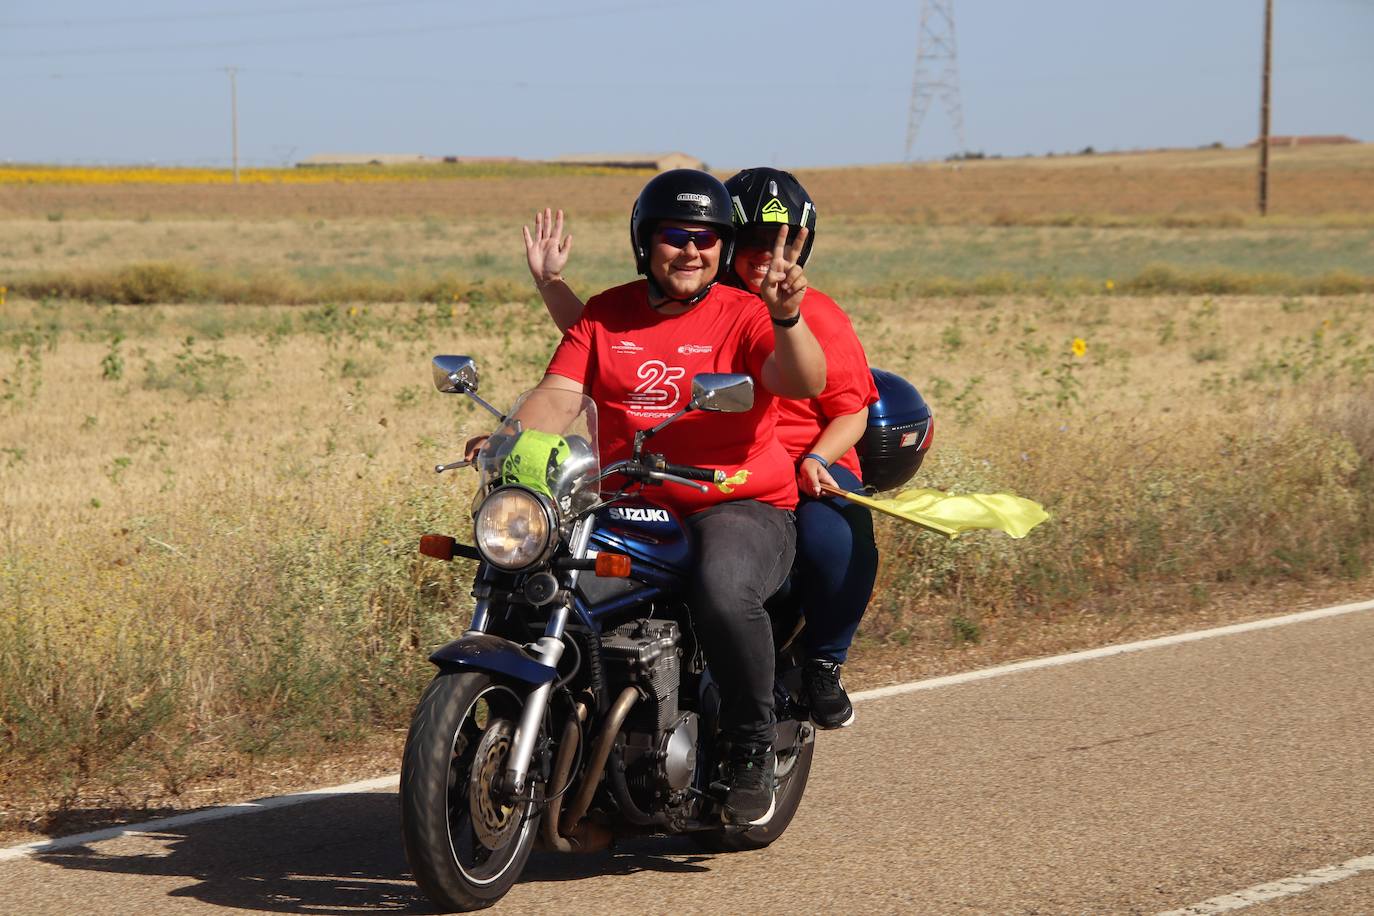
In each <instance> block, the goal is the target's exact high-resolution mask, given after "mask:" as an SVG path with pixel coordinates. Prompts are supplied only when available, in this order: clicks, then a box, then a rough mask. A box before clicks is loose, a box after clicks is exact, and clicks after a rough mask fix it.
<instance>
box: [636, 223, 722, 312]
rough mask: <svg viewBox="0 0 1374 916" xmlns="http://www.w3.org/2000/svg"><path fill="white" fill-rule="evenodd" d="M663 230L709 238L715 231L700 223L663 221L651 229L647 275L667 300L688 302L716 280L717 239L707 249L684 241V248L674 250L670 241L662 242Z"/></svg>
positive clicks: (675, 247) (717, 266) (663, 240)
mask: <svg viewBox="0 0 1374 916" xmlns="http://www.w3.org/2000/svg"><path fill="white" fill-rule="evenodd" d="M664 229H685V230H686V231H688V232H691V233H702V232H707V233H711V234H713V235H715V234H716V232H717V230H716V228H715V227H714V226H708V225H705V224H704V223H684V222H679V221H677V220H665V221H663V222H661V223H659V224H658V226H657V227H655V229H654V236H653V240H652V242H651V244H650V246H649V272H650V273H651V274H652V275H653V278H654V280H655V281H656V282H657V283H658V287H659V289H661V290H663V292H664V294H665V295H667V296H668V297H669V298H672V299H690V298H692V297H693V296H695V295H696V294H697V293H699V292H701V291H702V290H703V289H705V288H706V285H707V284H708V283H710V282H711V281H712V280H714V279H715V278H716V271H717V270H718V269H719V268H720V252H721V242H720V237H719V236H718V235H716V237H715V238H714V240H713V241H712V242H711V244H709V245H708V244H705V243H704V242H703V246H704V247H700V246H698V245H697V243H696V241H693V240H687V242H686V244H685V245H684V246H682V247H678V246H677V245H675V244H673V240H670V239H668V238H665V236H664V232H663V230H664ZM698 238H699V237H698Z"/></svg>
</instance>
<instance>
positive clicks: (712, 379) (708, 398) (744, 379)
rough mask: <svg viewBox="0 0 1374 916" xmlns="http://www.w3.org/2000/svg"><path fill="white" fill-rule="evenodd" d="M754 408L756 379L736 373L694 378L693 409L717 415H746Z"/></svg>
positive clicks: (707, 373) (720, 373)
mask: <svg viewBox="0 0 1374 916" xmlns="http://www.w3.org/2000/svg"><path fill="white" fill-rule="evenodd" d="M753 406H754V379H753V378H752V377H750V376H748V375H742V374H738V373H734V372H703V373H702V374H700V375H694V376H692V407H693V408H694V409H696V410H710V411H714V412H716V413H744V412H745V411H746V410H749V409H750V408H751V407H753Z"/></svg>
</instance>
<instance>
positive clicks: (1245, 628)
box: [850, 601, 1374, 703]
mask: <svg viewBox="0 0 1374 916" xmlns="http://www.w3.org/2000/svg"><path fill="white" fill-rule="evenodd" d="M1371 609H1374V601H1361V602H1359V603H1358V604H1342V605H1338V606H1336V607H1326V608H1319V609H1317V610H1315V611H1303V612H1301V613H1298V614H1285V615H1284V616H1282V617H1267V618H1265V619H1264V620H1252V621H1250V622H1248V623H1233V624H1231V625H1229V626H1224V627H1213V628H1212V629H1210V630H1196V631H1194V632H1192V633H1178V634H1176V635H1174V636H1160V637H1158V638H1157V639H1142V640H1141V641H1139V642H1128V643H1122V644H1121V645H1119V646H1103V647H1102V648H1101V649H1088V650H1086V651H1083V652H1070V653H1069V654H1068V655H1054V656H1050V657H1049V658H1033V659H1030V660H1029V661H1024V662H1012V663H1011V664H1009V665H999V666H998V667H996V668H980V669H979V670H977V671H965V672H964V673H963V674H950V675H947V676H945V677H933V678H929V679H927V680H924V681H912V682H911V683H908V684H893V685H892V686H891V687H879V688H877V689H875V690H864V691H861V692H859V693H856V694H853V695H852V696H851V697H850V699H852V700H853V701H854V702H855V703H862V702H863V701H865V700H881V699H883V698H885V697H895V696H901V695H902V694H904V693H913V692H915V691H917V690H936V689H938V688H940V687H953V686H956V685H958V684H970V683H973V682H974V681H985V680H987V679H988V678H994V677H1002V676H1004V675H1007V674H1015V673H1017V672H1018V671H1034V670H1036V669H1037V668H1057V667H1059V666H1060V665H1072V664H1074V663H1076V662H1086V661H1091V660H1093V659H1096V658H1110V657H1111V656H1113V655H1126V654H1127V653H1130V652H1143V651H1145V650H1146V649H1160V648H1163V647H1165V646H1176V645H1180V644H1182V643H1188V642H1197V641H1198V640H1202V639H1213V638H1215V637H1217V636H1232V635H1234V634H1236V633H1249V632H1250V631H1252V630H1268V629H1272V628H1273V627H1283V626H1288V625H1289V624H1293V623H1306V622H1307V621H1309V620H1321V619H1322V618H1324V617H1339V616H1341V615H1342V614H1353V613H1355V612H1356V611H1368V610H1371Z"/></svg>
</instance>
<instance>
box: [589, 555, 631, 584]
mask: <svg viewBox="0 0 1374 916" xmlns="http://www.w3.org/2000/svg"><path fill="white" fill-rule="evenodd" d="M596 574H597V575H598V576H602V577H603V578H608V579H623V578H625V577H626V576H628V575H629V574H630V558H629V557H627V556H625V555H624V554H619V553H599V554H597V555H596Z"/></svg>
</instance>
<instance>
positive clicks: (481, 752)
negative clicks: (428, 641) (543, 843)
mask: <svg viewBox="0 0 1374 916" xmlns="http://www.w3.org/2000/svg"><path fill="white" fill-rule="evenodd" d="M521 706H522V701H521V698H520V696H519V694H517V693H516V691H515V690H513V689H512V688H511V687H509V686H507V685H506V684H504V683H501V682H499V681H496V680H493V679H492V678H491V677H490V676H489V675H487V674H483V673H481V672H444V673H442V674H440V675H438V676H437V677H435V679H434V680H433V681H432V682H431V683H430V685H429V688H428V689H427V690H425V694H424V696H423V697H421V698H420V704H419V706H418V707H416V710H415V718H414V719H413V720H412V722H411V724H410V734H409V735H408V736H407V738H406V748H405V756H404V759H403V760H402V763H401V832H402V834H403V836H404V837H405V847H406V859H407V860H408V861H409V862H410V869H411V871H412V872H413V873H414V875H415V883H416V884H418V885H419V886H420V889H421V890H422V891H424V892H425V895H426V896H427V897H429V899H430V900H431V901H433V902H434V903H435V904H436V905H437V906H439V907H441V908H442V909H444V910H445V911H453V910H462V911H466V910H479V909H482V908H483V907H488V906H491V905H492V904H493V903H495V902H496V901H498V900H500V899H501V898H502V897H503V896H505V893H506V892H507V891H508V890H510V888H511V885H513V884H514V883H515V881H516V879H517V878H519V877H520V872H521V871H522V870H523V869H524V867H525V862H526V861H527V860H528V859H529V856H530V850H531V849H532V848H533V846H534V840H535V837H536V836H537V835H538V826H539V812H537V811H531V810H530V809H529V806H528V805H518V804H511V803H510V802H509V801H508V800H507V799H506V798H505V797H504V796H503V794H502V793H501V792H500V791H499V790H498V788H497V787H498V786H499V785H500V783H501V776H502V774H503V773H504V772H505V769H506V763H507V760H508V759H509V756H510V748H511V742H512V740H513V739H514V736H515V727H516V723H517V722H518V721H519V719H520V709H521Z"/></svg>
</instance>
